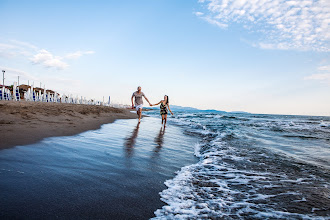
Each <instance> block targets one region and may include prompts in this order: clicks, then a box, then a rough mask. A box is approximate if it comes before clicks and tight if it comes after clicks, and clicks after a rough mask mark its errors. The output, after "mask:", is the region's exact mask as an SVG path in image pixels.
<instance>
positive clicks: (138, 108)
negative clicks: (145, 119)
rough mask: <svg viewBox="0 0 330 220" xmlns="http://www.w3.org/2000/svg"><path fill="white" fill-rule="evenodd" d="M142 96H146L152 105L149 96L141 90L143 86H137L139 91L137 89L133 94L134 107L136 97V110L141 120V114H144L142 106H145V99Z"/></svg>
mask: <svg viewBox="0 0 330 220" xmlns="http://www.w3.org/2000/svg"><path fill="white" fill-rule="evenodd" d="M142 97H144V98H145V99H146V100H147V102H148V103H149V105H150V106H151V104H150V102H149V100H148V99H147V97H146V96H145V95H144V93H143V92H142V91H141V86H139V87H138V88H137V91H135V92H134V93H133V95H132V98H131V100H132V108H134V103H133V98H135V110H136V114H137V115H138V116H139V122H140V121H141V115H142V108H143V100H142Z"/></svg>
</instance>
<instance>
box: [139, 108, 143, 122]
mask: <svg viewBox="0 0 330 220" xmlns="http://www.w3.org/2000/svg"><path fill="white" fill-rule="evenodd" d="M141 115H142V108H139V121H141Z"/></svg>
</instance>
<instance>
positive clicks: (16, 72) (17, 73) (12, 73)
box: [0, 66, 38, 80]
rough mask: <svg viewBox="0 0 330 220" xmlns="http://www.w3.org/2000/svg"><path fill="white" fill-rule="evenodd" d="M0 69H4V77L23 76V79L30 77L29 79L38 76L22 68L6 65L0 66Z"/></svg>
mask: <svg viewBox="0 0 330 220" xmlns="http://www.w3.org/2000/svg"><path fill="white" fill-rule="evenodd" d="M0 69H1V70H5V71H6V79H8V78H9V79H11V80H12V79H14V78H15V79H16V77H17V76H20V77H23V78H25V79H30V80H37V79H38V78H37V77H36V76H33V75H32V74H30V73H28V72H25V71H23V70H19V69H15V68H10V67H7V66H0Z"/></svg>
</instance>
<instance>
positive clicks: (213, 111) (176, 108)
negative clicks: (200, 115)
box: [145, 105, 250, 114]
mask: <svg viewBox="0 0 330 220" xmlns="http://www.w3.org/2000/svg"><path fill="white" fill-rule="evenodd" d="M170 107H171V110H173V111H203V112H209V113H245V114H250V113H249V112H243V111H232V112H226V111H221V110H215V109H207V110H201V109H198V108H193V107H183V106H179V105H170ZM145 109H154V110H155V109H157V110H158V109H159V106H155V107H148V106H146V107H145Z"/></svg>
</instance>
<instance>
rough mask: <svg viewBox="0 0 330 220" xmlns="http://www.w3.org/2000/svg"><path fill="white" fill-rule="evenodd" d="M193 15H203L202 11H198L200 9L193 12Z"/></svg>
mask: <svg viewBox="0 0 330 220" xmlns="http://www.w3.org/2000/svg"><path fill="white" fill-rule="evenodd" d="M195 15H196V16H202V15H204V13H203V12H200V11H197V12H195Z"/></svg>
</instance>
